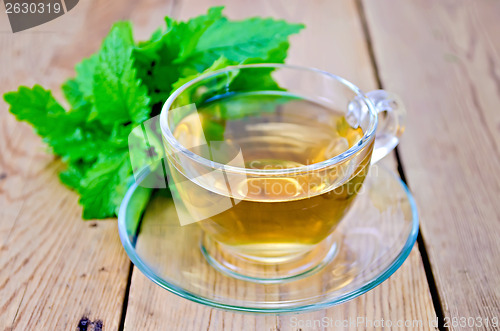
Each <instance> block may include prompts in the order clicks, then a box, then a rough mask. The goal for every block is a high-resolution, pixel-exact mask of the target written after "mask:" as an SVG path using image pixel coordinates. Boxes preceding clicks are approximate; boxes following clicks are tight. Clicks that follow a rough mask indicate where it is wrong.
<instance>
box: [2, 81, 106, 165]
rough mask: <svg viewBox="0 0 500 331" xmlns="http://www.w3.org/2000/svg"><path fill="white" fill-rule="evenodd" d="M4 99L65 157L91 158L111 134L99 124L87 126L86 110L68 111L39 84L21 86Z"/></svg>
mask: <svg viewBox="0 0 500 331" xmlns="http://www.w3.org/2000/svg"><path fill="white" fill-rule="evenodd" d="M4 99H5V101H6V102H7V103H9V104H10V106H11V107H10V112H11V113H12V114H14V115H15V116H16V118H17V119H18V120H19V121H26V122H28V123H30V124H31V125H32V126H33V127H34V129H35V131H36V133H37V134H39V135H40V136H41V137H42V138H43V140H44V141H45V142H46V143H47V144H48V145H49V146H50V147H52V149H53V151H54V153H55V154H57V155H59V156H61V157H63V158H64V159H85V160H91V159H93V158H95V157H97V154H98V152H99V150H102V149H103V148H104V145H105V142H106V141H107V137H105V136H104V135H103V134H102V131H101V130H100V129H99V126H93V127H92V128H87V126H86V124H85V120H86V115H87V114H86V113H85V112H81V111H71V112H66V110H65V109H64V108H63V107H62V106H61V105H60V104H59V103H58V102H57V101H56V100H55V99H54V97H53V96H52V93H51V92H50V91H48V90H45V89H44V88H42V87H41V86H39V85H35V86H34V87H33V88H32V89H30V88H28V87H25V86H21V87H19V89H18V91H17V92H9V93H6V94H5V95H4ZM87 129H90V132H88V131H87Z"/></svg>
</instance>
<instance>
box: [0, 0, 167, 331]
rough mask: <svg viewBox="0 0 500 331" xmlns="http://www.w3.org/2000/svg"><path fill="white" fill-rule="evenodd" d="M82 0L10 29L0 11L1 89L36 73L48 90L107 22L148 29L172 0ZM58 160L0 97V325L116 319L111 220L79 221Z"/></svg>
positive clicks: (123, 280) (93, 44)
mask: <svg viewBox="0 0 500 331" xmlns="http://www.w3.org/2000/svg"><path fill="white" fill-rule="evenodd" d="M137 6H138V5H137V3H136V2H135V1H132V0H130V1H120V2H103V1H80V3H79V4H78V5H77V6H76V7H75V8H74V9H73V10H72V11H71V12H70V13H68V14H66V15H63V16H62V17H59V18H58V19H56V20H55V21H52V22H49V23H47V24H44V25H42V26H40V27H37V28H34V29H31V30H28V31H25V32H20V33H16V34H12V32H11V31H10V26H9V25H8V20H7V16H6V14H5V13H4V11H2V12H1V13H0V72H1V73H2V80H1V81H0V92H1V93H2V94H3V93H4V92H6V91H10V90H14V89H17V86H19V85H21V84H23V85H29V86H31V85H33V84H35V83H39V84H41V85H43V86H45V87H47V88H51V89H54V90H56V91H57V92H56V94H58V95H59V96H60V91H59V85H60V84H61V83H62V82H63V81H64V80H65V79H67V78H68V77H70V76H72V75H73V67H74V65H75V64H76V63H77V62H79V61H80V60H81V59H82V58H83V57H84V56H88V55H90V54H91V53H92V52H94V51H95V50H96V49H97V48H98V47H99V44H100V42H101V40H102V38H103V37H104V36H105V35H106V33H107V31H108V30H109V27H110V26H111V24H112V23H113V22H114V21H116V20H118V19H129V18H130V19H132V21H133V22H135V23H136V26H137V27H136V32H137V33H138V35H142V38H144V37H146V35H147V33H149V32H150V31H151V30H152V29H153V28H154V27H155V26H157V25H159V24H161V22H162V17H163V16H164V15H165V14H166V13H168V12H169V10H170V7H171V2H164V1H159V0H158V1H157V0H150V1H147V2H142V4H141V10H140V12H137V10H136V9H137ZM61 167H62V164H61V163H60V162H59V161H57V160H54V158H53V157H52V156H50V155H49V154H47V153H46V152H45V146H44V145H43V144H42V143H41V141H40V139H39V138H38V137H37V136H36V135H35V134H34V133H33V132H32V129H31V128H30V127H29V126H28V125H26V124H24V123H18V122H16V120H15V119H14V117H13V116H11V115H10V114H9V113H8V109H7V105H6V104H5V102H3V100H2V101H1V102H0V329H1V330H11V329H14V330H39V329H40V330H74V329H75V328H76V327H77V325H78V323H79V321H80V319H81V318H82V316H84V315H86V316H88V318H89V319H90V320H92V321H96V320H101V321H102V323H103V325H104V327H105V328H106V329H108V330H116V329H117V328H118V325H119V323H120V317H121V311H122V305H123V299H124V294H125V288H126V286H127V277H128V271H129V266H130V263H129V260H128V259H127V257H126V255H125V253H124V251H123V248H122V247H121V244H120V240H119V238H118V233H117V229H116V223H115V222H114V221H105V222H84V221H82V220H81V208H80V206H79V205H78V203H77V199H78V197H77V195H76V194H75V193H73V192H71V191H69V190H68V189H67V188H66V187H64V186H63V185H62V184H61V183H60V182H59V180H58V178H57V171H58V170H60V169H61Z"/></svg>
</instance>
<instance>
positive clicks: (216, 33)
mask: <svg viewBox="0 0 500 331" xmlns="http://www.w3.org/2000/svg"><path fill="white" fill-rule="evenodd" d="M166 22H167V29H166V31H165V33H164V34H163V36H162V37H161V38H158V37H156V38H155V41H152V42H148V43H146V44H144V45H142V46H141V47H139V48H137V49H136V50H135V51H134V57H135V59H136V66H137V68H138V76H139V77H140V78H141V79H142V80H143V82H144V83H145V84H146V85H147V87H148V90H149V91H150V95H151V100H152V104H163V103H164V102H165V101H166V100H167V98H168V96H169V95H170V93H171V91H172V85H173V84H175V83H176V82H177V81H178V80H179V78H184V77H188V76H192V75H196V74H198V73H200V72H203V71H204V70H207V69H208V68H209V67H210V66H212V65H213V64H214V62H215V61H217V60H218V59H219V58H221V57H224V58H226V59H227V60H228V62H230V63H232V64H238V63H263V62H275V63H276V62H283V61H284V59H285V57H286V51H287V49H288V37H289V36H290V35H291V34H294V33H297V32H299V31H300V30H301V29H302V28H303V25H302V24H290V23H287V22H285V21H283V20H274V19H271V18H267V19H262V18H257V17H255V18H251V19H247V20H242V21H230V20H228V19H227V18H226V17H224V16H223V15H222V7H215V8H211V9H210V10H209V11H208V13H207V14H206V15H201V16H198V17H196V18H193V19H190V20H189V21H187V22H177V21H174V20H172V19H169V18H168V19H166Z"/></svg>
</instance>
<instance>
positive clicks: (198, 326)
mask: <svg viewBox="0 0 500 331" xmlns="http://www.w3.org/2000/svg"><path fill="white" fill-rule="evenodd" d="M220 4H225V5H226V12H227V14H228V16H229V17H231V18H234V19H242V18H245V17H248V16H256V15H259V16H273V17H278V18H284V19H286V20H289V21H295V22H303V23H305V24H306V26H307V28H306V29H305V30H304V31H302V32H301V33H300V35H298V36H293V37H292V41H291V43H292V47H291V49H290V55H289V58H288V62H289V63H295V64H302V65H308V66H316V67H319V68H322V69H325V70H328V71H330V72H334V73H338V74H340V75H342V76H344V77H346V78H348V79H350V80H352V81H353V82H355V83H356V84H358V85H359V86H360V87H361V88H363V89H365V90H370V89H374V88H376V80H375V77H374V72H373V68H372V67H371V64H370V58H369V54H368V50H367V44H366V40H365V39H364V35H363V31H362V26H361V24H360V20H359V16H358V12H357V7H356V5H355V3H354V2H353V1H330V2H326V1H309V2H308V3H307V6H304V5H302V4H303V2H301V1H298V0H296V1H290V0H288V1H264V0H262V1H257V0H256V1H240V2H228V1H225V2H223V1H201V0H185V1H182V2H181V3H180V4H179V7H178V11H175V13H177V14H178V15H177V17H180V18H183V19H186V18H189V17H192V16H194V15H198V14H201V13H203V12H205V11H206V8H207V7H209V6H212V5H220ZM385 162H386V163H388V164H389V165H391V166H392V167H394V163H393V162H394V160H393V159H388V160H385ZM292 316H294V317H296V318H297V320H302V321H306V320H315V319H321V318H323V317H331V318H333V319H334V320H345V319H349V318H351V319H354V320H355V319H356V318H357V317H358V316H359V317H365V318H367V319H371V320H377V319H378V320H380V319H385V320H387V319H390V320H393V321H397V320H414V319H416V320H422V321H423V323H428V321H429V320H432V319H434V318H435V313H434V309H433V305H432V300H431V297H430V294H429V288H428V285H427V281H426V277H425V273H424V269H423V266H422V262H421V258H420V254H419V252H418V249H417V248H416V247H415V248H414V249H413V251H412V252H411V254H410V257H409V259H408V261H406V262H405V264H404V265H403V266H402V267H401V269H400V270H399V271H397V272H396V273H395V274H394V275H393V276H392V277H391V278H390V279H389V280H388V281H386V282H384V283H383V284H382V285H380V286H379V287H377V288H376V289H374V290H373V291H371V292H369V293H367V294H365V295H363V296H361V297H359V298H357V299H355V300H352V301H350V302H348V303H345V304H343V305H340V306H336V307H332V308H330V309H327V310H323V311H318V312H312V313H306V314H299V315H283V316H277V315H250V314H238V313H231V312H226V311H221V310H217V309H212V308H208V307H205V306H202V305H199V304H196V303H193V302H189V301H187V300H185V299H182V298H180V297H177V296H176V295H174V294H171V293H169V292H167V291H165V290H162V289H161V288H159V287H158V286H156V285H154V284H153V283H152V282H151V281H149V280H148V279H147V278H146V277H145V276H144V275H143V274H142V273H141V272H140V271H138V270H137V269H134V271H133V275H132V283H131V287H130V296H129V304H128V308H127V315H126V319H125V329H126V330H145V329H152V330H154V329H160V328H168V329H169V330H258V331H261V330H282V331H283V330H297V329H298V328H297V327H294V323H293V320H292V319H291V318H292ZM325 329H328V330H333V329H339V330H343V329H344V328H335V327H333V328H325ZM348 329H350V330H358V327H357V326H356V325H354V326H352V325H351V326H350V327H349V328H348ZM369 329H374V328H369ZM416 329H422V330H428V329H429V328H428V327H427V325H426V324H424V325H423V326H422V327H421V328H418V327H417V328H415V330H416ZM303 330H306V329H303Z"/></svg>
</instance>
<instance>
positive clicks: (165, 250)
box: [118, 165, 418, 313]
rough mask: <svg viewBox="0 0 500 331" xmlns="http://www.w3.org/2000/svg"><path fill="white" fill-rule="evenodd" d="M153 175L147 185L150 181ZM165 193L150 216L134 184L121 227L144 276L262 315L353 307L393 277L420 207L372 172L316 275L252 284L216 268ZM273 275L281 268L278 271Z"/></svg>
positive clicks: (381, 173) (389, 177)
mask: <svg viewBox="0 0 500 331" xmlns="http://www.w3.org/2000/svg"><path fill="white" fill-rule="evenodd" d="M147 176H148V175H147V174H146V175H145V177H146V178H145V179H143V180H147ZM166 190H168V188H167V189H163V190H159V192H156V193H155V195H154V196H153V198H152V199H151V200H150V202H149V204H148V205H147V207H146V210H145V212H144V213H141V210H142V206H140V203H135V202H136V201H140V200H141V199H138V196H139V195H143V194H146V193H145V192H146V189H144V188H142V187H140V186H138V185H137V184H134V185H133V186H132V187H131V188H130V189H129V191H128V193H127V195H126V197H125V199H124V200H123V202H122V205H121V207H120V212H119V216H118V228H119V233H120V238H121V241H122V243H123V246H124V247H125V250H126V252H127V254H128V255H129V257H130V259H131V260H132V262H133V263H134V264H135V266H136V267H137V268H139V270H141V271H142V272H143V273H144V274H145V275H146V276H147V277H148V278H149V279H151V280H152V281H153V282H155V283H156V284H158V285H160V286H161V287H163V288H164V289H166V290H168V291H170V292H172V293H175V294H177V295H179V296H181V297H184V298H186V299H189V300H192V301H195V302H198V303H202V304H205V305H208V306H211V307H216V308H222V309H228V310H233V311H244V312H257V313H286V312H298V311H308V310H316V309H323V308H326V307H329V306H332V305H335V304H339V303H343V302H345V301H348V300H351V299H353V298H355V297H357V296H359V295H361V294H363V293H365V292H367V291H369V290H371V289H372V288H374V287H376V286H377V285H379V284H380V283H382V282H383V281H384V280H386V279H387V278H388V277H389V276H390V275H392V274H393V273H394V272H395V271H396V270H397V269H398V268H399V267H400V266H401V264H402V263H403V262H404V260H405V259H406V258H407V257H408V254H409V253H410V251H411V249H412V247H413V245H414V243H415V240H416V239H417V233H418V216H417V210H416V206H415V202H414V200H413V198H412V196H411V194H410V192H409V191H408V188H407V187H406V185H405V184H404V183H403V182H402V181H401V180H400V179H399V177H398V176H397V175H396V174H395V173H393V172H392V171H390V170H388V169H386V168H385V167H383V166H379V165H374V166H372V167H371V169H370V172H369V174H368V176H367V178H366V180H365V184H364V185H363V188H362V190H361V192H360V193H359V195H358V197H357V198H356V200H355V202H354V204H353V206H352V208H351V210H350V211H349V212H348V214H347V215H346V216H345V218H344V219H343V220H342V221H341V223H340V225H339V227H338V228H337V229H336V230H335V232H334V234H335V238H336V239H335V242H334V243H332V245H337V246H336V247H335V256H334V257H333V258H332V259H330V260H328V261H326V263H323V265H321V267H320V268H315V269H314V272H309V273H307V274H305V275H301V277H296V278H291V279H287V280H286V281H283V282H278V283H275V282H259V281H249V280H247V279H241V278H237V277H233V276H231V275H230V273H226V272H223V271H221V269H219V268H215V267H213V266H212V265H211V264H210V263H209V262H208V261H207V259H206V258H205V256H204V251H203V245H202V242H203V240H202V239H203V238H202V237H203V234H202V232H201V229H200V227H199V226H198V225H197V224H196V223H192V224H188V225H184V226H181V225H180V223H179V220H178V217H177V212H176V209H175V208H174V203H173V202H172V199H171V198H168V195H167V194H164V193H166ZM275 268H279V265H276V266H275Z"/></svg>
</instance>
